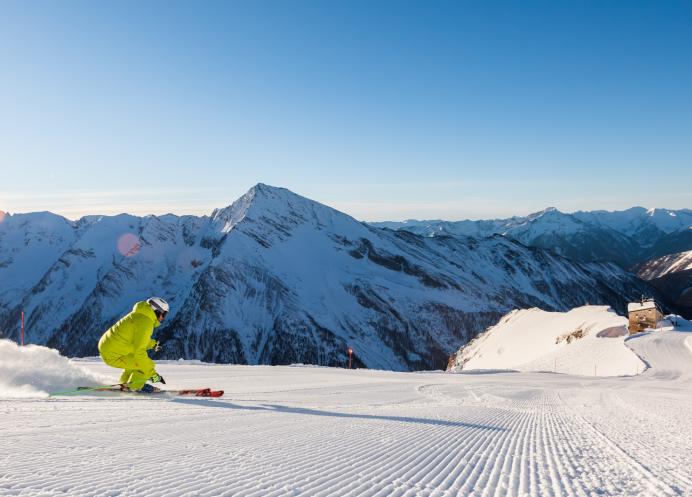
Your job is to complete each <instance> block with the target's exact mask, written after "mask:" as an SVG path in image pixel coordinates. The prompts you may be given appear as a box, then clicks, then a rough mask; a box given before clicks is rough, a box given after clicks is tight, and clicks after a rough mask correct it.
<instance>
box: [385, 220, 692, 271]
mask: <svg viewBox="0 0 692 497" xmlns="http://www.w3.org/2000/svg"><path fill="white" fill-rule="evenodd" d="M372 224H373V226H377V227H388V228H391V229H403V230H407V231H411V232H413V233H416V234H419V235H422V236H439V235H455V236H458V235H462V236H475V237H487V236H491V235H496V234H500V235H503V236H507V237H510V238H512V239H514V240H517V241H520V242H522V243H523V244H525V245H529V246H531V247H539V248H545V249H549V250H553V251H555V252H557V253H558V254H561V255H564V256H565V257H568V258H570V259H574V260H579V261H598V262H606V261H612V262H615V263H617V264H618V265H620V266H621V267H623V268H625V269H630V268H631V267H632V266H633V265H634V264H636V263H640V262H643V261H646V260H649V259H651V258H654V257H660V256H662V255H667V254H671V253H675V252H681V251H684V250H691V249H692V229H690V228H691V227H692V211H690V210H689V209H682V210H677V211H673V210H668V209H649V210H647V209H644V208H643V207H634V208H632V209H628V210H626V211H618V212H607V211H592V212H575V213H573V214H565V213H562V212H560V211H558V210H557V209H554V208H549V209H546V210H544V211H541V212H537V213H535V214H531V215H529V216H526V217H513V218H510V219H496V220H490V221H458V222H449V221H404V222H402V223H393V222H385V223H372Z"/></svg>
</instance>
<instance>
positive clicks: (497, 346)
mask: <svg viewBox="0 0 692 497" xmlns="http://www.w3.org/2000/svg"><path fill="white" fill-rule="evenodd" d="M628 333H629V332H628V331H627V319H626V318H624V317H622V316H618V315H617V314H615V312H613V311H612V309H610V308H609V307H607V306H583V307H578V308H575V309H572V310H571V311H569V312H547V311H543V310H540V309H525V310H517V311H513V312H511V313H509V314H507V315H505V316H504V317H503V318H502V319H501V320H500V322H499V323H498V324H497V325H495V326H493V327H491V328H489V329H488V330H486V331H485V332H484V333H483V334H481V335H480V336H479V337H478V338H476V339H475V340H473V341H472V342H471V343H469V345H468V346H466V347H465V348H463V349H462V350H461V351H460V352H459V353H458V354H457V364H461V367H460V366H457V367H456V368H455V370H456V371H460V370H463V371H468V370H477V369H480V370H483V369H505V370H507V369H509V370H515V371H550V372H555V373H565V374H571V375H582V376H627V375H630V376H633V375H637V374H639V373H641V372H643V371H644V370H645V369H646V364H645V363H644V362H643V361H642V360H641V359H640V358H639V357H638V356H637V354H635V353H634V352H633V351H632V350H631V349H630V348H629V347H627V346H626V343H625V340H626V339H627V337H628V336H629V335H628Z"/></svg>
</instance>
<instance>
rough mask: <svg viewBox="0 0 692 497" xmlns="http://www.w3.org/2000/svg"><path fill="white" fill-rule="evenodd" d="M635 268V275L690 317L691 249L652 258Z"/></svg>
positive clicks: (687, 317) (691, 315)
mask: <svg viewBox="0 0 692 497" xmlns="http://www.w3.org/2000/svg"><path fill="white" fill-rule="evenodd" d="M635 269H636V271H637V276H639V277H640V278H641V279H643V280H646V281H648V282H649V283H650V284H651V286H653V287H654V288H656V289H657V290H658V291H659V292H660V293H661V294H662V295H665V296H666V298H667V299H668V300H669V301H670V302H672V303H673V305H675V306H676V308H677V309H676V310H678V311H679V312H680V313H681V314H682V316H683V317H684V318H686V319H692V250H688V251H686V252H680V253H677V254H670V255H666V256H663V257H659V258H657V259H652V260H650V261H647V262H645V263H642V264H640V265H638V266H637V267H636V268H635Z"/></svg>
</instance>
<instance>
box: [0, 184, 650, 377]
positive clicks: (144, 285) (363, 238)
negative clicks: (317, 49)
mask: <svg viewBox="0 0 692 497" xmlns="http://www.w3.org/2000/svg"><path fill="white" fill-rule="evenodd" d="M13 217H14V216H11V218H13ZM10 220H11V219H10ZM21 226H23V227H22V230H20V231H16V230H15V229H14V227H15V223H12V222H4V223H3V227H2V229H3V230H4V232H5V233H6V235H5V236H6V238H7V239H12V240H13V243H12V245H11V247H15V248H17V250H15V251H12V250H6V249H5V245H4V244H3V245H2V249H0V250H2V253H3V254H4V255H3V264H4V266H3V267H4V270H5V271H8V272H10V273H7V274H20V275H22V277H21V278H19V279H18V282H19V283H18V284H17V285H16V287H15V284H14V280H13V279H12V278H7V279H6V280H4V281H3V283H4V284H5V285H4V287H3V288H7V289H8V290H7V291H5V293H3V296H4V297H2V300H1V302H0V333H1V334H2V335H4V336H6V337H13V338H14V337H16V336H17V334H18V331H19V327H18V323H19V316H20V313H21V310H22V309H23V310H25V311H26V312H27V317H28V321H27V337H28V340H29V341H30V342H31V343H38V344H50V345H51V346H53V347H56V348H58V349H59V350H61V351H62V352H64V353H67V354H69V355H72V356H83V355H93V354H95V353H96V343H97V340H98V337H99V336H100V334H101V333H102V332H103V331H104V330H105V329H106V328H107V327H108V326H109V325H111V324H112V323H113V322H114V321H115V320H116V319H117V318H118V317H119V316H121V315H123V314H124V313H126V312H128V311H129V310H130V309H131V307H132V304H133V303H134V302H135V301H136V300H141V299H144V298H146V297H148V296H150V295H160V296H163V297H164V298H166V299H167V300H169V301H170V303H171V306H172V311H171V313H170V314H169V317H168V319H167V321H166V322H165V323H164V325H163V326H162V327H161V328H159V329H158V330H157V334H158V336H159V338H161V339H162V340H164V341H165V342H166V347H165V349H164V351H165V352H164V354H165V357H168V358H175V359H177V358H179V357H185V358H189V359H193V358H197V359H203V360H205V361H210V362H211V361H214V362H236V363H249V364H257V363H260V364H287V363H292V362H305V363H314V364H323V365H334V364H343V363H344V362H345V361H346V360H347V355H346V350H347V348H348V347H349V346H350V347H353V348H354V349H355V351H356V354H355V361H356V364H363V365H367V366H369V367H379V368H388V369H429V368H436V367H443V366H444V364H445V361H446V358H447V356H448V355H449V353H451V352H452V351H453V350H456V349H457V348H458V347H459V345H460V344H463V343H466V342H467V341H468V340H470V339H471V338H473V337H474V336H475V334H476V333H477V332H478V331H480V330H482V329H484V328H485V327H486V326H488V325H489V324H491V323H492V322H495V321H496V320H497V319H498V318H499V317H500V316H501V315H503V314H504V313H506V312H507V311H508V310H510V309H512V308H517V307H541V308H544V309H550V310H565V309H569V308H572V307H574V306H578V305H582V304H584V303H586V302H589V303H593V304H607V305H611V306H613V307H615V308H617V309H619V310H621V311H624V308H625V303H626V302H627V300H629V299H632V298H638V297H639V296H640V295H641V294H642V293H647V294H648V293H650V288H648V287H647V286H646V285H645V284H644V283H643V282H641V281H639V280H637V279H636V278H634V277H633V276H631V275H628V274H626V273H625V272H623V271H622V270H620V269H619V268H618V267H617V266H615V265H613V264H593V263H589V264H587V263H575V262H572V261H569V260H567V259H565V258H562V257H560V256H558V255H556V254H554V253H552V252H547V251H543V250H539V249H535V248H529V247H526V246H525V245H523V244H521V243H517V242H515V241H512V240H510V239H507V238H505V237H501V236H493V237H489V238H485V239H482V240H476V239H473V238H468V237H444V236H438V237H433V238H429V237H420V236H416V235H413V234H411V233H409V232H406V231H391V230H388V229H377V228H373V227H371V226H368V225H366V224H363V223H360V222H358V221H356V220H355V219H353V218H351V217H349V216H347V215H345V214H343V213H341V212H338V211H336V210H334V209H331V208H329V207H327V206H324V205H322V204H319V203H317V202H314V201H311V200H309V199H306V198H304V197H301V196H299V195H296V194H294V193H292V192H290V191H288V190H285V189H282V188H274V187H270V186H267V185H262V184H260V185H257V186H255V187H253V188H252V189H251V190H250V191H249V192H248V193H247V194H246V195H244V196H243V197H242V198H240V199H239V200H237V201H236V202H234V203H233V204H232V205H231V206H229V207H227V208H224V209H218V210H216V211H214V212H213V213H212V215H211V216H209V217H192V216H184V217H178V216H172V215H168V216H160V217H157V216H147V217H144V218H138V217H134V216H128V215H120V216H114V217H93V216H92V217H89V218H85V219H82V220H80V221H78V222H76V223H70V222H67V221H65V222H64V223H63V224H59V226H60V230H59V234H60V236H57V235H55V236H53V235H51V234H50V233H48V234H44V236H42V237H40V240H41V241H40V243H43V244H44V245H46V244H47V242H46V240H52V239H58V240H60V243H62V245H59V246H58V245H55V247H57V248H53V251H52V252H50V253H49V254H48V255H46V256H45V257H42V258H41V259H40V261H38V262H36V264H38V263H39V262H40V265H42V267H44V268H45V269H42V270H41V271H35V272H34V273H31V271H28V270H27V269H26V268H27V267H28V266H29V265H31V264H34V263H35V262H34V259H33V258H31V257H29V258H27V257H24V256H23V255H22V251H21V247H22V246H23V243H24V240H25V239H24V238H22V237H23V236H25V234H26V233H34V232H35V230H34V229H33V228H28V227H26V226H24V225H21ZM65 226H66V227H67V228H65ZM68 228H69V229H68ZM70 230H71V231H70ZM70 237H71V238H70ZM37 243H38V242H37ZM56 243H57V242H56ZM8 246H10V245H8ZM49 247H53V245H49ZM50 257H53V260H52V261H46V260H45V259H49V258H50ZM29 273H31V277H29ZM22 278H23V279H22Z"/></svg>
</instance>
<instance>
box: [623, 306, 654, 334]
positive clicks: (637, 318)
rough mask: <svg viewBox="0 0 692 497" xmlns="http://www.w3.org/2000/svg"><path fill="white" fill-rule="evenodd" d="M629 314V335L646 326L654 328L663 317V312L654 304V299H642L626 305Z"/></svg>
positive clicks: (642, 329)
mask: <svg viewBox="0 0 692 497" xmlns="http://www.w3.org/2000/svg"><path fill="white" fill-rule="evenodd" d="M627 313H628V314H629V320H630V324H629V330H630V335H632V334H634V333H639V332H640V331H644V330H645V329H646V328H656V325H657V324H658V322H659V321H660V320H662V319H663V313H662V312H661V310H660V309H659V308H658V306H657V305H656V301H654V299H642V300H641V301H640V302H634V303H632V304H628V305H627Z"/></svg>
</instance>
